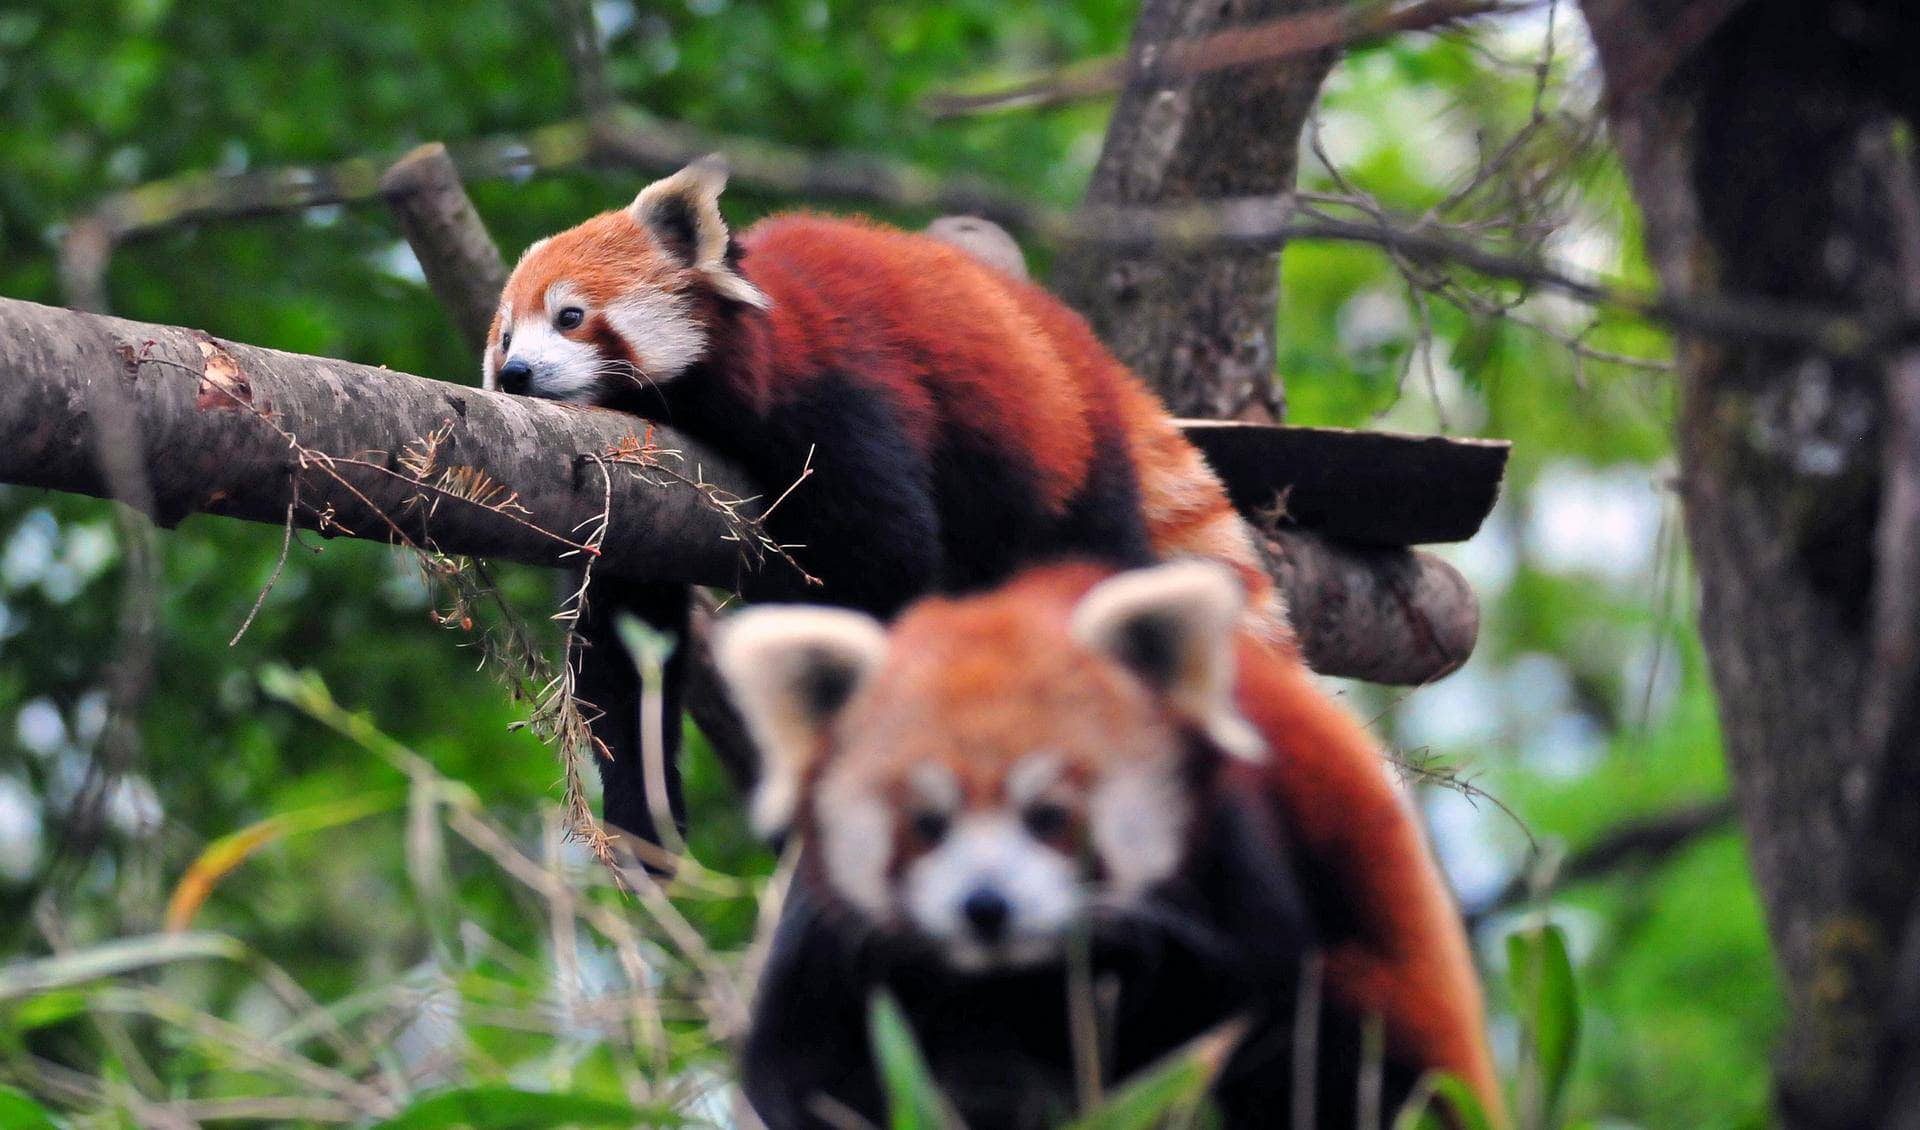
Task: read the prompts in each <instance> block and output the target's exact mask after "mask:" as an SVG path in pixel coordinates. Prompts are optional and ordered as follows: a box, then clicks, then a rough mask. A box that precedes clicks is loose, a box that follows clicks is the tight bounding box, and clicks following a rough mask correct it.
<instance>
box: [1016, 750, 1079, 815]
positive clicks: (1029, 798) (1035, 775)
mask: <svg viewBox="0 0 1920 1130" xmlns="http://www.w3.org/2000/svg"><path fill="white" fill-rule="evenodd" d="M1066 768H1067V763H1066V761H1065V760H1064V759H1063V758H1061V756H1060V755H1059V754H1057V753H1030V754H1028V755H1027V756H1025V757H1023V758H1021V759H1020V763H1019V764H1017V765H1015V766H1014V767H1013V769H1012V771H1011V772H1009V773H1008V774H1007V802H1008V803H1009V804H1012V805H1014V806H1015V807H1019V806H1022V805H1027V804H1031V803H1033V802H1034V801H1036V800H1039V799H1040V798H1041V797H1043V796H1045V795H1046V793H1047V790H1048V789H1051V788H1052V787H1053V786H1054V785H1055V784H1057V783H1059V781H1060V774H1061V773H1062V772H1064V771H1065V770H1066Z"/></svg>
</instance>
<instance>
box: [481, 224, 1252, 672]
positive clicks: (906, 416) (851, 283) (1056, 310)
mask: <svg viewBox="0 0 1920 1130" xmlns="http://www.w3.org/2000/svg"><path fill="white" fill-rule="evenodd" d="M739 247H740V249H741V251H742V252H743V255H742V257H741V258H740V260H739V262H738V271H739V273H740V274H741V275H742V276H744V277H745V278H746V279H747V280H748V281H750V282H751V283H752V284H753V285H754V286H756V287H758V288H759V289H760V291H762V292H763V293H764V294H765V295H766V296H767V297H768V298H769V299H771V308H770V309H768V310H766V311H764V312H762V311H757V310H741V309H738V308H737V307H731V306H729V305H727V304H726V303H724V302H722V301H721V300H719V299H717V298H715V297H714V296H713V295H712V294H711V293H709V292H708V291H707V290H706V288H705V287H704V284H703V280H702V276H701V275H700V273H699V272H698V271H696V270H693V269H691V268H687V267H682V266H680V265H678V264H677V263H675V262H674V261H672V260H671V259H669V258H668V257H667V256H665V255H664V254H663V253H662V251H661V249H660V248H659V246H658V245H657V244H656V243H655V242H654V240H652V239H651V238H650V237H649V236H648V234H647V233H646V231H645V230H644V229H643V228H642V226H641V225H640V223H639V222H638V221H636V220H635V219H634V217H633V215H632V213H631V212H630V211H627V210H622V211H616V212H608V213H605V214H603V215H600V216H596V217H594V218H593V219H590V220H588V221H586V222H585V223H583V224H581V225H580V226H578V227H576V228H574V229H572V230H570V231H567V232H562V233H561V234H559V235H557V236H555V237H553V239H552V240H550V241H548V243H547V245H546V246H544V247H541V246H536V247H535V248H534V249H531V250H530V251H529V253H528V256H527V257H526V259H525V260H524V261H523V262H522V264H521V266H520V267H519V268H518V269H517V270H516V271H515V274H514V276H513V278H512V280H511V282H510V287H509V290H508V292H507V295H506V299H507V303H506V305H507V306H509V307H511V308H512V309H514V310H516V311H518V310H523V309H527V308H529V307H530V306H536V305H537V304H538V303H539V302H540V301H541V298H542V296H543V295H545V293H546V292H547V289H548V288H549V287H550V286H552V285H553V284H555V283H557V282H561V281H565V282H568V283H570V284H572V285H573V286H575V287H577V288H579V289H580V290H581V291H582V292H583V293H584V294H585V296H586V297H587V298H588V299H589V301H590V303H591V304H592V305H593V306H594V307H598V306H600V305H602V304H604V303H607V302H611V301H613V300H614V299H616V298H617V297H618V296H619V295H620V294H621V293H622V292H623V291H625V290H629V289H633V288H640V287H647V288H653V289H658V290H663V291H666V292H668V293H675V294H683V295H685V296H686V298H687V300H688V303H689V305H690V307H691V309H692V311H693V313H694V315H695V317H697V318H698V319H699V320H700V321H701V322H702V323H703V324H704V325H705V326H706V327H707V328H708V331H709V337H710V339H711V340H710V344H709V358H710V359H711V361H712V364H711V366H710V368H711V369H712V370H713V371H715V372H717V373H718V374H720V376H721V377H722V379H725V380H728V381H731V382H735V383H736V385H735V387H736V391H737V392H739V393H740V394H741V395H742V397H743V399H745V400H746V401H747V403H749V404H751V405H754V406H756V407H758V408H759V409H760V410H761V411H762V412H765V411H766V410H768V409H770V408H776V407H779V406H782V405H786V404H790V403H792V402H793V401H795V400H797V399H800V398H804V397H806V396H807V395H808V388H809V386H810V385H811V384H812V383H813V382H814V381H815V380H817V379H819V377H820V376H821V375H822V374H824V373H829V372H834V371H838V372H842V373H844V372H853V373H857V374H858V375H859V377H860V379H861V380H863V381H868V382H871V383H872V384H873V385H874V386H876V388H877V389H880V390H884V392H885V393H886V394H887V395H888V398H889V399H890V400H891V401H892V403H893V406H894V408H895V410H896V412H897V415H898V417H899V419H900V420H901V424H902V427H903V429H904V431H905V432H906V438H907V439H908V440H909V441H910V442H911V443H913V444H914V445H915V446H916V448H917V449H918V450H919V451H920V453H921V454H922V455H926V454H928V453H930V452H931V451H933V450H934V448H935V447H936V445H937V444H938V442H939V440H940V438H941V437H942V435H943V434H944V431H945V430H947V429H955V428H969V429H974V430H979V431H987V432H989V433H990V438H991V439H992V440H993V441H994V442H995V443H996V444H999V445H1003V448H1004V449H1006V450H1016V451H1019V452H1023V453H1025V455H1026V456H1027V457H1028V459H1029V460H1030V461H1031V463H1032V465H1033V467H1034V470H1035V473H1036V475H1037V477H1038V479H1039V481H1038V483H1037V484H1036V486H1037V488H1038V491H1037V493H1038V494H1039V495H1040V497H1041V499H1042V500H1043V501H1044V502H1045V504H1046V505H1048V506H1049V507H1051V508H1052V509H1053V511H1054V512H1055V513H1056V514H1058V513H1060V512H1062V511H1063V510H1064V509H1065V507H1066V506H1067V505H1068V503H1069V501H1070V500H1071V499H1072V498H1073V497H1074V496H1075V494H1076V493H1077V492H1078V491H1079V490H1080V489H1081V488H1082V485H1083V484H1084V483H1085V482H1086V481H1087V480H1088V477H1089V474H1090V471H1091V468H1092V464H1093V462H1094V460H1095V458H1096V455H1097V454H1098V453H1099V452H1100V451H1101V450H1102V448H1103V447H1112V446H1113V445H1115V444H1118V445H1121V446H1123V447H1124V449H1125V451H1126V452H1127V455H1128V457H1129V460H1130V462H1131V464H1132V466H1133V468H1134V471H1135V475H1136V478H1137V480H1138V486H1139V490H1140V495H1141V505H1142V509H1143V510H1144V512H1145V515H1146V519H1147V526H1148V531H1149V538H1150V541H1151V543H1152V548H1153V549H1154V551H1155V552H1156V553H1159V554H1161V555H1180V554H1195V555H1202V556H1209V557H1215V558H1218V559H1221V560H1223V561H1226V562H1227V563H1229V564H1230V565H1231V566H1232V567H1233V568H1234V569H1235V570H1236V571H1237V572H1238V573H1239V574H1240V575H1241V578H1242V581H1243V583H1245V584H1246V585H1247V586H1248V588H1249V590H1250V591H1251V592H1252V593H1253V594H1254V599H1253V601H1252V604H1253V606H1254V609H1255V613H1254V615H1255V618H1256V622H1258V623H1260V624H1261V626H1262V631H1263V634H1265V635H1266V636H1268V638H1269V639H1272V640H1280V639H1284V638H1285V636H1286V628H1285V617H1284V613H1283V612H1281V611H1280V609H1279V608H1278V606H1277V604H1276V603H1275V602H1274V598H1273V596H1272V591H1271V590H1272V582H1271V580H1270V579H1269V577H1268V576H1267V575H1266V573H1265V572H1264V571H1263V570H1262V569H1261V567H1260V561H1259V560H1258V557H1257V553H1256V551H1255V550H1254V548H1253V544H1252V540H1251V535H1250V531H1249V529H1248V527H1246V525H1245V524H1244V522H1242V520H1241V519H1240V518H1239V516H1238V515H1237V514H1236V513H1235V512H1234V510H1233V509H1232V506H1231V504H1230V503H1229V502H1228V500H1227V497H1226V493H1225V491H1224V489H1223V488H1222V487H1221V486H1220V483H1219V482H1218V480H1217V479H1216V478H1215V477H1214V476H1213V475H1212V473H1211V471H1210V470H1209V469H1208V468H1207V467H1206V465H1205V463H1204V461H1203V460H1202V459H1201V458H1200V457H1199V455H1198V453H1197V452H1196V451H1195V449H1194V448H1193V447H1192V445H1191V444H1189V443H1188V442H1187V441H1186V439H1185V437H1183V436H1182V435H1181V434H1180V433H1179V430H1178V428H1177V427H1176V426H1175V425H1174V424H1173V422H1172V420H1171V419H1170V418H1169V417H1168V415H1167V413H1166V410H1165V409H1164V407H1163V406H1162V405H1161V404H1160V402H1159V401H1158V400H1157V399H1156V398H1155V397H1154V396H1153V395H1152V394H1151V393H1150V392H1149V391H1148V390H1147V389H1146V388H1145V386H1143V385H1142V384H1141V383H1140V381H1139V380H1138V379H1137V378H1136V377H1135V376H1134V375H1133V374H1132V373H1131V372H1130V371H1129V370H1128V369H1127V368H1126V367H1125V366H1124V365H1122V364H1121V363H1120V362H1119V361H1118V360H1117V359H1116V358H1115V357H1114V356H1113V355H1112V354H1111V353H1110V352H1108V351H1107V350H1106V348H1105V347H1104V346H1102V345H1101V344H1100V342H1099V341H1098V340H1097V339H1096V338H1095V337H1094V335H1093V332H1092V330H1091V329H1090V328H1089V327H1088V326H1087V324H1086V322H1085V321H1084V320H1083V319H1081V318H1080V317H1079V315H1077V314H1075V313H1074V312H1073V311H1072V310H1070V309H1068V308H1067V307H1066V306H1065V305H1064V304H1063V303H1061V302H1060V301H1059V300H1058V299H1056V298H1054V297H1053V296H1052V295H1050V294H1048V293H1047V292H1046V291H1045V290H1043V289H1041V288H1040V287H1038V286H1036V285H1034V284H1032V283H1029V282H1027V281H1026V280H1024V279H1020V278H1015V277H1014V276H1012V275H1010V274H1007V273H1005V272H1003V271H1000V270H997V269H995V268H993V267H990V266H987V265H985V264H983V263H981V262H980V261H978V260H977V259H975V258H974V257H972V256H970V255H968V254H966V253H965V252H963V251H960V250H959V249H957V248H955V247H954V246H952V245H951V244H948V243H945V242H943V241H940V240H936V239H931V238H928V237H925V236H922V235H918V234H911V233H907V232H903V231H899V230H897V229H894V228H889V227H886V226H883V225H880V224H876V223H872V222H868V221H864V220H858V219H846V218H832V217H826V216H818V215H811V214H789V215H782V216H775V217H772V218H770V219H767V220H764V221H762V222H761V223H759V224H756V225H755V226H754V227H752V228H751V229H750V230H748V231H747V232H745V233H744V234H743V235H742V236H741V237H740V239H739ZM723 312H724V313H723ZM499 329H500V327H499V325H498V324H497V323H496V325H495V328H494V335H493V342H494V344H493V346H492V348H494V349H496V350H497V349H498V341H499ZM596 332H604V326H598V327H597V326H596V322H595V320H594V319H589V321H588V322H587V323H586V324H585V325H583V326H582V327H581V328H580V329H579V330H577V331H575V332H574V333H575V335H576V336H579V337H580V338H581V339H582V340H591V335H593V334H594V333H596ZM629 344H634V343H629ZM638 349H639V351H641V352H642V353H643V352H644V344H643V343H642V344H639V345H638ZM623 359H626V360H630V361H632V362H634V363H635V365H636V366H637V367H638V368H639V369H640V371H641V372H643V373H645V372H646V371H647V370H648V368H649V365H648V358H647V357H645V356H644V355H639V356H634V355H628V356H626V357H624V358H623Z"/></svg>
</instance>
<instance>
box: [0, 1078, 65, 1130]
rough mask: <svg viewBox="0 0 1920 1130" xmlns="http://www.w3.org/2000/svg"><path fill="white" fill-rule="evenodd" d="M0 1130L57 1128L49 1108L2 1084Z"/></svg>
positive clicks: (0, 1090)
mask: <svg viewBox="0 0 1920 1130" xmlns="http://www.w3.org/2000/svg"><path fill="white" fill-rule="evenodd" d="M0 1130H57V1127H56V1124H55V1123H54V1121H53V1116H52V1115H50V1114H48V1113H47V1108H46V1107H43V1106H41V1105H40V1104H39V1103H37V1102H34V1101H33V1100H32V1099H30V1098H28V1097H27V1096H26V1095H25V1094H23V1093H21V1092H19V1091H16V1090H14V1089H13V1088H12V1087H7V1086H0Z"/></svg>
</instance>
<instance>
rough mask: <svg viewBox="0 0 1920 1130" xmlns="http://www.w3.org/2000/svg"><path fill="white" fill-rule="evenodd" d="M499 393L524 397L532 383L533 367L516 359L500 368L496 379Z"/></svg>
mask: <svg viewBox="0 0 1920 1130" xmlns="http://www.w3.org/2000/svg"><path fill="white" fill-rule="evenodd" d="M498 380H499V383H500V391H501V392H510V393H512V394H514V395H515V396H524V395H526V392H527V386H528V385H531V384H532V383H533V366H531V365H529V364H527V363H526V362H525V361H522V360H520V359H518V358H515V359H514V360H512V361H509V362H507V363H506V364H504V365H502V366H500V374H499V377H498Z"/></svg>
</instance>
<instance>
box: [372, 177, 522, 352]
mask: <svg viewBox="0 0 1920 1130" xmlns="http://www.w3.org/2000/svg"><path fill="white" fill-rule="evenodd" d="M380 194H381V195H382V196H384V197H385V198H386V201H387V207H388V208H390V209H392V211H393V215H394V218H395V219H396V220H398V221H399V222H400V233H401V234H402V235H404V236H406V237H407V243H408V245H409V246H411V247H412V248H413V253H414V256H415V257H416V258H417V259H419V261H420V269H421V270H422V271H423V272H425V274H426V276H427V285H428V286H429V287H431V288H432V289H433V294H434V297H436V298H438V299H439V300H440V305H441V306H443V307H445V308H446V310H447V313H448V314H449V315H451V316H452V317H453V319H454V322H455V324H456V325H458V326H459V327H460V336H461V337H462V338H463V339H465V340H466V343H467V348H468V349H469V350H471V351H472V352H473V355H474V356H476V357H478V356H479V355H480V351H481V349H483V348H484V347H485V346H486V343H487V330H488V327H489V324H490V323H491V322H492V320H493V307H494V303H495V302H497V301H499V298H500V291H501V289H502V288H503V287H505V286H506V285H507V264H506V262H505V260H503V259H501V257H500V249H499V248H498V247H496V246H495V245H494V242H493V239H492V237H491V236H489V235H488V234H487V226H486V224H484V223H482V222H481V220H480V213H479V212H477V211H475V210H474V207H473V202H472V201H470V200H468V199H467V193H466V190H465V189H464V188H462V187H461V185H460V170H459V169H458V168H457V167H455V165H454V163H453V158H452V157H451V156H449V155H448V153H447V147H446V146H444V145H442V144H440V143H439V142H437V141H435V142H430V143H429V144H426V145H422V146H421V147H420V148H418V149H415V150H414V151H413V152H411V153H409V154H407V155H406V156H405V157H402V158H400V159H399V160H398V161H395V162H394V163H393V167H392V168H390V169H388V170H387V171H386V174H385V175H384V176H382V177H381V178H380Z"/></svg>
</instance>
